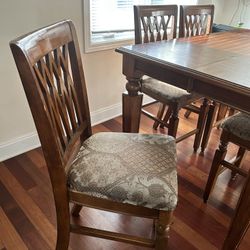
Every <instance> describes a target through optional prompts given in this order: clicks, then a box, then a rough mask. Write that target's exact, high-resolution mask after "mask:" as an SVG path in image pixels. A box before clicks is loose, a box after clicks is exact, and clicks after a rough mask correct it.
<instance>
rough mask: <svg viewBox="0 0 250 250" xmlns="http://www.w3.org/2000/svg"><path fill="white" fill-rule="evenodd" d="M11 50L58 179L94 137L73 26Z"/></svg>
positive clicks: (20, 41)
mask: <svg viewBox="0 0 250 250" xmlns="http://www.w3.org/2000/svg"><path fill="white" fill-rule="evenodd" d="M10 47H11V50H12V53H13V56H14V59H15V62H16V65H17V68H18V71H19V74H20V77H21V80H22V83H23V87H24V90H25V93H26V96H27V99H28V102H29V106H30V109H31V112H32V115H33V118H34V121H35V125H36V128H37V131H38V134H39V138H40V141H41V145H42V149H43V152H44V156H45V160H46V163H47V166H48V169H49V173H50V176H51V178H52V179H54V178H55V179H58V178H59V175H60V173H62V172H64V174H65V171H66V169H65V168H67V166H68V165H69V164H70V162H71V161H72V159H71V158H72V157H73V156H74V152H75V153H76V152H77V151H78V148H79V147H80V144H81V142H82V141H83V140H84V139H85V138H87V137H89V136H90V135H91V125H90V114H89V107H88V99H87V92H86V86H85V80H84V74H83V69H82V62H81V56H80V50H79V46H78V42H77V37H76V31H75V28H74V25H73V23H72V22H71V21H62V22H59V23H56V24H54V25H51V26H48V27H45V28H42V29H39V30H37V31H34V32H32V33H29V34H27V35H24V36H22V37H19V38H17V39H16V40H13V41H11V42H10ZM62 176H63V175H62ZM52 185H53V181H52Z"/></svg>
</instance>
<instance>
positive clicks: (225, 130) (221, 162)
mask: <svg viewBox="0 0 250 250" xmlns="http://www.w3.org/2000/svg"><path fill="white" fill-rule="evenodd" d="M221 128H222V133H221V137H220V145H219V148H218V149H217V150H216V152H215V155H214V158H213V162H212V166H211V169H210V173H209V176H208V180H207V184H206V187H205V191H204V194H203V200H204V202H205V203H206V202H207V200H208V198H209V196H210V193H211V191H212V189H213V188H214V186H215V183H216V180H217V178H218V176H219V175H220V174H221V173H222V172H223V171H224V170H225V169H230V170H231V171H232V173H231V176H232V179H234V178H235V177H236V174H238V175H241V176H244V177H246V182H245V185H244V187H243V189H242V190H241V195H240V198H239V202H238V204H237V206H236V209H235V214H234V217H233V220H232V222H231V225H230V228H229V233H228V235H227V237H226V240H225V242H224V245H223V249H225V250H226V249H229V247H228V245H231V247H230V249H236V248H237V246H238V245H239V244H240V241H241V239H242V238H243V236H244V234H245V233H246V231H247V228H248V227H249V223H250V213H249V211H250V210H249V202H248V201H245V200H243V199H249V197H250V185H249V183H250V182H249V179H250V170H248V171H247V170H245V169H242V168H241V164H242V162H243V161H244V157H245V155H246V153H247V151H249V149H250V116H249V115H248V114H244V113H237V114H235V115H233V116H230V117H229V118H227V119H226V120H225V121H224V122H222V124H221ZM228 143H233V144H235V145H237V146H239V150H238V152H237V155H236V157H235V158H233V159H232V160H225V158H226V154H227V146H228ZM247 204H248V205H247ZM244 206H245V207H244ZM247 206H248V207H247ZM242 209H243V211H242ZM243 213H244V214H243ZM237 219H240V222H239V221H238V222H237V221H236V220H237ZM234 227H237V230H236V231H237V234H234V233H233V232H234V229H235V228H234ZM232 246H235V247H234V248H232Z"/></svg>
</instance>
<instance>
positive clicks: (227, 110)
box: [201, 101, 238, 154]
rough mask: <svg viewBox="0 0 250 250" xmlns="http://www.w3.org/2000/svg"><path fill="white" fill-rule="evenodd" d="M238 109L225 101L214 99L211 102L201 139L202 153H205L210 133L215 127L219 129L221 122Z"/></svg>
mask: <svg viewBox="0 0 250 250" xmlns="http://www.w3.org/2000/svg"><path fill="white" fill-rule="evenodd" d="M237 112H238V111H237V110H235V109H234V108H232V107H229V106H227V105H225V104H223V103H218V102H216V101H212V102H211V103H210V104H209V109H208V114H207V121H206V124H205V128H204V133H203V137H202V141H201V153H202V154H203V153H204V151H205V149H206V148H207V145H208V142H209V138H210V134H211V132H212V129H213V128H214V127H217V129H219V128H220V124H221V123H222V122H223V121H224V120H225V119H227V118H228V117H229V116H232V115H234V114H235V113H237Z"/></svg>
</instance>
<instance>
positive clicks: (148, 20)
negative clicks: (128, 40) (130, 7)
mask: <svg viewBox="0 0 250 250" xmlns="http://www.w3.org/2000/svg"><path fill="white" fill-rule="evenodd" d="M177 13H178V6H177V5H138V6H134V22H135V43H136V44H140V43H148V42H155V41H161V40H169V39H173V38H175V37H176V27H177Z"/></svg>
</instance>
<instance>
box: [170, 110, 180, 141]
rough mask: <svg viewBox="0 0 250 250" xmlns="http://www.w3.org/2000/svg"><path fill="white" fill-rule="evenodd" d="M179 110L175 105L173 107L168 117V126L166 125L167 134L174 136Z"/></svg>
mask: <svg viewBox="0 0 250 250" xmlns="http://www.w3.org/2000/svg"><path fill="white" fill-rule="evenodd" d="M178 113H179V110H178V109H177V108H176V107H175V108H173V112H172V115H171V117H170V119H169V127H168V135H171V136H173V137H175V138H176V134H177V128H178V124H179V117H178Z"/></svg>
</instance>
